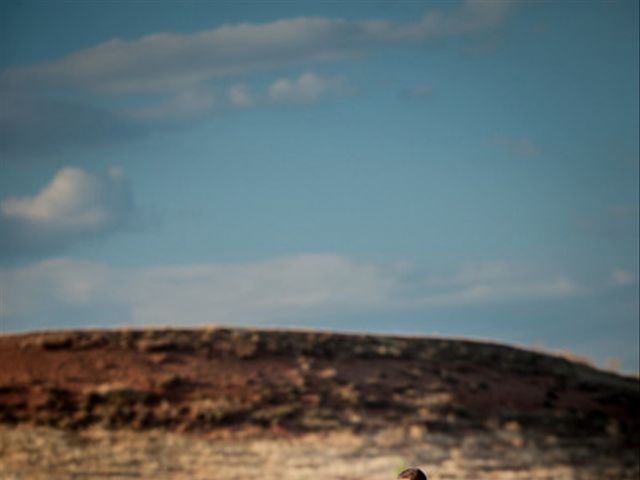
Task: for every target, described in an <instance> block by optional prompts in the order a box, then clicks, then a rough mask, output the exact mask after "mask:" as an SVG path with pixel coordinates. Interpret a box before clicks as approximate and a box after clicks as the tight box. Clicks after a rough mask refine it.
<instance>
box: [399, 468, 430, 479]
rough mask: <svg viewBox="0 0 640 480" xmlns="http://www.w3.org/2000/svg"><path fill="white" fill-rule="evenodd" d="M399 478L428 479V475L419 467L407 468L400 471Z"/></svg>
mask: <svg viewBox="0 0 640 480" xmlns="http://www.w3.org/2000/svg"><path fill="white" fill-rule="evenodd" d="M398 480H428V479H427V475H426V474H425V473H424V472H423V471H422V470H420V469H419V468H407V469H406V470H404V471H402V472H400V474H399V475H398Z"/></svg>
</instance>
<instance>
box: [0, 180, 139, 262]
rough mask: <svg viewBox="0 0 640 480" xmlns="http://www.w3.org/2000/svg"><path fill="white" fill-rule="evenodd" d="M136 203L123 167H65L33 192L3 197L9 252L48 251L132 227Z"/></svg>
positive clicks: (0, 211) (1, 243) (0, 246)
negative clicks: (97, 172) (101, 169)
mask: <svg viewBox="0 0 640 480" xmlns="http://www.w3.org/2000/svg"><path fill="white" fill-rule="evenodd" d="M133 211H134V205H133V201H132V195H131V189H130V187H129V183H128V181H127V179H126V177H125V176H124V173H123V171H122V170H120V169H117V168H113V169H111V170H109V172H107V173H106V174H105V175H95V174H92V173H88V172H85V171H84V170H81V169H78V168H71V167H68V168H64V169H62V170H60V171H59V172H58V173H56V174H55V176H54V177H53V179H52V180H51V181H50V182H49V184H48V185H47V186H45V187H44V188H43V189H42V190H41V191H40V192H38V193H36V194H35V195H33V196H31V197H20V198H16V197H10V198H5V199H3V200H2V201H1V202H0V224H1V225H2V230H3V232H4V234H3V236H2V239H1V240H0V252H1V255H2V256H4V257H9V258H11V257H13V256H19V255H28V254H44V253H51V252H54V251H58V250H62V249H64V248H66V247H67V246H68V245H71V244H74V243H77V242H79V241H86V240H90V239H95V238H98V237H102V236H105V235H108V234H111V233H113V232H115V231H117V230H121V229H123V228H126V227H127V226H128V225H129V223H130V220H131V218H132V215H133Z"/></svg>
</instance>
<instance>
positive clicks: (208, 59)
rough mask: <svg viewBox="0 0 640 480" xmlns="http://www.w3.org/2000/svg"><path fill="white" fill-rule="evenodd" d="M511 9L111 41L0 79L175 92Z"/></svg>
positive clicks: (498, 1) (444, 31)
mask: <svg viewBox="0 0 640 480" xmlns="http://www.w3.org/2000/svg"><path fill="white" fill-rule="evenodd" d="M512 6H513V4H512V2H510V1H508V0H467V1H465V2H463V3H462V4H461V5H460V6H459V7H458V8H456V9H453V10H452V11H448V12H443V11H439V10H433V11H431V12H429V13H427V14H426V15H425V16H424V17H422V18H421V19H419V20H418V21H416V22H413V23H395V22H390V21H384V20H367V21H347V20H343V19H332V18H323V17H301V18H292V19H283V20H278V21H274V22H271V23H264V24H254V23H243V24H238V25H224V26H220V27H217V28H214V29H212V30H207V31H202V32H197V33H191V34H175V33H156V34H153V35H148V36H146V37H143V38H141V39H139V40H133V41H124V40H119V39H114V40H111V41H108V42H105V43H102V44H100V45H97V46H95V47H92V48H88V49H85V50H81V51H78V52H75V53H72V54H70V55H67V56H65V57H63V58H60V59H57V60H53V61H50V62H46V63H42V64H39V65H32V66H20V67H13V68H10V69H8V70H6V71H5V72H3V73H2V74H1V75H0V82H2V83H5V84H9V85H25V84H28V85H29V84H30V85H52V86H73V87H75V88H81V89H85V90H90V91H93V92H97V93H108V94H123V93H136V92H138V93H149V92H167V91H169V92H175V91H176V90H180V89H184V88H187V89H189V88H192V87H193V86H194V85H198V84H201V83H202V82H206V81H208V80H212V79H217V78H221V77H228V76H236V75H241V74H246V73H250V72H255V71H260V70H272V69H276V68H281V67H285V66H290V65H299V64H309V63H318V62H328V61H335V60H338V59H344V58H348V57H351V56H353V55H356V54H360V53H363V52H365V51H368V50H371V49H374V48H377V47H380V46H384V45H389V44H402V43H417V42H426V41H429V40H433V39H442V38H447V37H457V36H464V35H469V34H474V33H479V32H483V31H486V30H490V29H493V28H495V27H497V26H499V25H500V24H501V23H502V22H504V20H505V19H506V18H507V16H508V15H509V13H510V11H511V10H512Z"/></svg>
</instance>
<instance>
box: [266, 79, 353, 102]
mask: <svg viewBox="0 0 640 480" xmlns="http://www.w3.org/2000/svg"><path fill="white" fill-rule="evenodd" d="M352 92H354V89H353V88H352V87H350V86H349V85H348V83H347V80H346V79H345V78H344V77H342V76H340V75H338V76H333V77H327V76H321V75H317V74H315V73H313V72H307V73H303V74H302V75H300V77H298V78H297V79H294V80H290V79H287V78H281V79H280V80H276V81H275V82H274V83H273V84H272V85H271V86H270V87H269V99H270V100H271V102H273V103H299V104H300V103H303V104H304V103H306V104H308V103H314V102H317V101H318V100H320V98H321V97H325V96H342V95H348V94H350V93H352Z"/></svg>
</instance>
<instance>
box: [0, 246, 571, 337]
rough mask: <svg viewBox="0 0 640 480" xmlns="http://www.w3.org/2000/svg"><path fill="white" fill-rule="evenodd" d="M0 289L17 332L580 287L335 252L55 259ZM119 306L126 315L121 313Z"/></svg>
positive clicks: (440, 302)
mask: <svg viewBox="0 0 640 480" xmlns="http://www.w3.org/2000/svg"><path fill="white" fill-rule="evenodd" d="M0 283H2V284H3V285H7V286H10V287H11V292H13V293H15V295H14V294H10V295H7V297H6V298H7V302H6V305H5V314H6V316H7V317H8V318H13V319H14V320H13V323H14V324H15V325H16V326H19V323H20V319H23V320H24V319H30V322H31V324H33V322H34V320H33V319H37V318H38V317H39V316H40V315H42V314H44V313H47V314H48V315H55V314H56V312H65V315H66V314H68V313H69V311H70V310H69V309H73V308H82V309H83V312H86V311H87V308H89V309H90V308H100V309H103V310H104V308H105V306H109V308H110V309H111V310H112V312H113V315H112V322H113V324H119V323H128V322H134V323H138V324H153V325H159V324H164V325H185V324H202V323H229V324H236V323H237V324H258V323H273V322H276V323H279V324H283V322H284V323H285V324H286V323H289V322H305V321H309V320H316V321H322V319H323V318H327V317H331V316H340V315H349V314H353V313H361V312H365V313H366V312H374V311H380V310H385V311H391V312H393V311H396V312H399V311H403V310H407V309H408V310H413V311H422V310H425V309H430V308H434V307H438V308H442V307H450V308H455V307H458V306H465V305H481V304H494V303H510V302H518V301H523V300H527V301H531V300H549V299H555V298H565V297H570V296H573V295H576V294H577V293H579V291H580V289H579V288H578V287H577V286H576V284H575V283H574V282H573V281H572V280H571V279H569V278H568V277H566V276H563V275H560V274H557V273H553V272H552V273H546V274H534V273H532V272H527V271H525V270H519V269H517V268H514V267H512V266H509V265H507V264H487V265H479V266H472V267H469V268H466V269H462V270H460V271H453V272H449V273H447V274H444V275H438V276H434V275H430V274H428V273H426V272H423V271H420V270H419V269H416V268H415V267H411V266H407V265H406V264H386V265H385V264H376V263H370V262H359V261H356V260H353V259H351V258H348V257H344V256H340V255H331V254H322V255H301V256H291V257H284V258H277V259H274V260H269V261H264V262H257V263H247V264H236V265H233V264H232V265H217V264H199V265H177V266H166V267H144V268H114V267H109V266H106V265H103V264H99V263H92V262H79V261H75V260H70V259H56V260H48V261H43V262H40V263H37V264H34V265H31V266H28V267H21V268H13V269H5V270H0ZM26 292H38V294H37V295H32V294H29V295H27V293H26ZM123 309H124V310H126V311H128V312H129V318H123V317H122V311H123ZM25 321H26V320H25ZM36 322H37V320H36ZM32 326H33V325H32Z"/></svg>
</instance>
